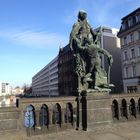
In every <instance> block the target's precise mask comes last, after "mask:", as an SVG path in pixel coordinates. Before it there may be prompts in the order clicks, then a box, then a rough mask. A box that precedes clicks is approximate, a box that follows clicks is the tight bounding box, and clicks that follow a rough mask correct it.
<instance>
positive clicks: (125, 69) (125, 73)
mask: <svg viewBox="0 0 140 140" xmlns="http://www.w3.org/2000/svg"><path fill="white" fill-rule="evenodd" d="M124 77H125V78H127V77H128V67H125V68H124Z"/></svg>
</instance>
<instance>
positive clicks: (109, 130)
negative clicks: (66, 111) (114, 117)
mask: <svg viewBox="0 0 140 140" xmlns="http://www.w3.org/2000/svg"><path fill="white" fill-rule="evenodd" d="M46 139H47V140H140V122H139V121H137V122H127V123H118V124H114V125H113V126H110V127H99V128H97V129H96V130H89V131H76V130H69V131H65V132H59V133H52V134H46V135H37V136H32V137H27V136H26V134H25V133H23V132H17V131H16V132H5V133H0V140H46Z"/></svg>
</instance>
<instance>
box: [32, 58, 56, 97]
mask: <svg viewBox="0 0 140 140" xmlns="http://www.w3.org/2000/svg"><path fill="white" fill-rule="evenodd" d="M32 94H33V95H34V96H58V95H59V92H58V56H56V57H55V58H54V59H53V60H52V61H51V62H50V63H49V64H47V65H46V66H45V67H44V68H43V69H42V70H40V71H39V72H38V73H37V74H36V75H34V76H33V78H32Z"/></svg>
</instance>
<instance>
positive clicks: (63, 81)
mask: <svg viewBox="0 0 140 140" xmlns="http://www.w3.org/2000/svg"><path fill="white" fill-rule="evenodd" d="M74 62H75V61H74V56H73V54H72V52H71V49H70V46H69V44H68V45H67V46H65V47H63V48H60V50H59V61H58V79H59V84H58V85H59V93H60V95H61V96H70V95H76V89H77V82H76V81H77V78H76V75H75V73H74Z"/></svg>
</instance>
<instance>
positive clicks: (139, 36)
mask: <svg viewBox="0 0 140 140" xmlns="http://www.w3.org/2000/svg"><path fill="white" fill-rule="evenodd" d="M138 40H140V31H138Z"/></svg>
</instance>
